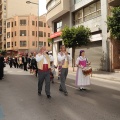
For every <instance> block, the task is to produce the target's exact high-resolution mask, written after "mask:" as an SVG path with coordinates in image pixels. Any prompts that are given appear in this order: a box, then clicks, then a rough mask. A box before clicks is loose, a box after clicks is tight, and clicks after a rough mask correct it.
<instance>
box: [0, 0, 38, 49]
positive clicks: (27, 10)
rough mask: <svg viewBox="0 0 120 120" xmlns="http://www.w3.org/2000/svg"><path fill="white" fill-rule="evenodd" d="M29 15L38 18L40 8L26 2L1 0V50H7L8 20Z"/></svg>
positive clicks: (36, 0) (24, 0)
mask: <svg viewBox="0 0 120 120" xmlns="http://www.w3.org/2000/svg"><path fill="white" fill-rule="evenodd" d="M34 2H36V3H37V2H38V0H34ZM28 14H34V15H36V16H37V15H38V7H37V6H36V5H32V4H29V5H28V4H26V0H0V49H6V19H8V18H11V17H13V16H16V15H18V16H19V15H28Z"/></svg>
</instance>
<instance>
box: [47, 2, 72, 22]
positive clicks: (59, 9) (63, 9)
mask: <svg viewBox="0 0 120 120" xmlns="http://www.w3.org/2000/svg"><path fill="white" fill-rule="evenodd" d="M47 1H48V0H47ZM50 2H51V1H50V0H49V2H48V3H47V5H46V7H47V10H48V11H47V22H48V24H51V23H52V21H53V20H55V19H57V18H58V17H60V16H62V15H64V14H65V13H67V12H69V11H70V0H56V1H55V2H54V3H52V6H51V3H50Z"/></svg>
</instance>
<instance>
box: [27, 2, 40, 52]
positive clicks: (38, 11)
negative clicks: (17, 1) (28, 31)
mask: <svg viewBox="0 0 120 120" xmlns="http://www.w3.org/2000/svg"><path fill="white" fill-rule="evenodd" d="M26 3H27V4H35V5H38V24H37V25H38V32H37V36H38V40H37V47H38V48H37V49H38V51H39V0H38V3H35V2H31V1H26Z"/></svg>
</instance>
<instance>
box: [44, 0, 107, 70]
mask: <svg viewBox="0 0 120 120" xmlns="http://www.w3.org/2000/svg"><path fill="white" fill-rule="evenodd" d="M46 1H47V4H46V8H47V23H48V24H49V25H50V26H51V28H52V34H51V38H52V39H53V41H54V44H53V54H54V57H55V58H56V56H57V53H58V51H59V47H60V45H61V44H63V42H62V39H61V38H60V35H61V29H63V28H64V26H65V25H67V26H69V27H72V26H75V27H77V26H79V25H84V26H85V27H89V28H90V29H91V34H92V36H91V42H90V44H89V45H88V46H82V47H79V48H77V49H76V51H75V59H76V58H77V57H78V56H79V51H80V49H84V50H85V51H86V56H87V57H88V58H89V61H91V62H92V67H93V69H94V70H100V69H104V70H107V69H108V61H107V59H108V55H107V50H108V48H107V24H106V21H107V5H108V2H107V0H46ZM68 51H69V52H70V53H71V54H72V52H71V49H69V50H68ZM55 62H56V64H57V59H56V60H55Z"/></svg>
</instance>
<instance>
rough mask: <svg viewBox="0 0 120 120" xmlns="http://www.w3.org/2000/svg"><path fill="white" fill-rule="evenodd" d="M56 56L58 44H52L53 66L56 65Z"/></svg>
mask: <svg viewBox="0 0 120 120" xmlns="http://www.w3.org/2000/svg"><path fill="white" fill-rule="evenodd" d="M57 54H58V43H57V42H55V43H53V57H54V64H55V65H57Z"/></svg>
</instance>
